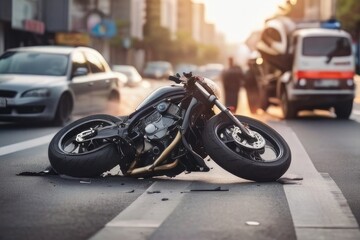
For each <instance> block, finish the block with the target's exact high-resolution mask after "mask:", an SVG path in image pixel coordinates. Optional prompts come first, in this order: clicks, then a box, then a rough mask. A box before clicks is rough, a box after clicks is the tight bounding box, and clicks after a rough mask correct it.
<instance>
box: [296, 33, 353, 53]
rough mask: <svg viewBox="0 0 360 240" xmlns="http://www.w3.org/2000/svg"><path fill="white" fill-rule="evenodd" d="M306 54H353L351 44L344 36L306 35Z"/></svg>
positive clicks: (304, 51)
mask: <svg viewBox="0 0 360 240" xmlns="http://www.w3.org/2000/svg"><path fill="white" fill-rule="evenodd" d="M302 52H303V55H304V56H314V57H318V56H330V55H331V57H342V56H350V55H351V44H350V42H349V40H348V39H347V38H344V37H330V36H324V37H306V38H304V42H303V51H302Z"/></svg>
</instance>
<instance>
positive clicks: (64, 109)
mask: <svg viewBox="0 0 360 240" xmlns="http://www.w3.org/2000/svg"><path fill="white" fill-rule="evenodd" d="M120 86H121V81H120V79H119V77H118V76H117V75H115V74H114V72H112V71H111V69H110V67H109V65H108V63H107V62H106V60H105V59H104V58H103V56H102V55H101V54H100V53H99V52H98V51H96V50H94V49H92V48H88V47H61V46H37V47H20V48H14V49H9V50H7V51H6V52H4V53H3V54H2V55H1V56H0V121H17V120H28V119H38V120H45V121H53V122H54V123H56V124H58V125H63V124H64V123H66V122H67V121H68V120H69V118H70V116H71V114H74V113H76V114H80V113H90V112H102V111H104V110H105V109H106V108H107V107H108V104H109V102H111V103H114V102H115V103H117V104H118V103H119V102H120Z"/></svg>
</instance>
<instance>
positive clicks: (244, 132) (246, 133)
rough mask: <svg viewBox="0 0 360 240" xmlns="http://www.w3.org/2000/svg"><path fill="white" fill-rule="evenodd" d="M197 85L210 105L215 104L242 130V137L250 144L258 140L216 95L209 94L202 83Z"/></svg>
mask: <svg viewBox="0 0 360 240" xmlns="http://www.w3.org/2000/svg"><path fill="white" fill-rule="evenodd" d="M195 85H196V87H197V88H198V89H199V90H200V92H201V93H202V94H203V95H204V96H205V97H206V99H207V100H208V101H209V102H210V103H212V104H214V105H215V106H216V107H217V108H219V109H220V111H221V112H224V113H225V114H226V116H227V117H228V118H230V120H232V121H233V122H234V123H235V125H236V126H237V127H239V128H240V130H241V135H242V137H243V138H244V139H246V140H247V141H249V142H252V141H256V140H257V139H256V138H255V136H254V134H253V133H252V132H251V131H249V130H248V129H247V128H246V127H245V126H244V124H242V123H241V122H240V121H239V119H237V118H236V117H235V116H234V114H232V112H231V111H230V110H229V109H228V108H227V107H225V106H224V105H223V104H222V103H221V102H220V101H219V99H218V98H217V97H216V96H215V95H213V94H210V93H208V91H207V90H206V89H205V88H204V87H203V86H201V84H200V83H198V82H196V83H195Z"/></svg>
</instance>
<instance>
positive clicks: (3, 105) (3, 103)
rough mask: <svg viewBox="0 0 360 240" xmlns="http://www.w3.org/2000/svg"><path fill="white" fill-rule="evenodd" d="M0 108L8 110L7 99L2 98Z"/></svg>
mask: <svg viewBox="0 0 360 240" xmlns="http://www.w3.org/2000/svg"><path fill="white" fill-rule="evenodd" d="M0 108H6V98H0Z"/></svg>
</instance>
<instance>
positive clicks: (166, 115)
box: [143, 102, 181, 140]
mask: <svg viewBox="0 0 360 240" xmlns="http://www.w3.org/2000/svg"><path fill="white" fill-rule="evenodd" d="M180 113H181V110H180V108H179V107H178V106H177V105H175V104H172V103H168V102H162V103H159V104H158V105H157V106H156V110H155V111H154V112H153V113H152V114H151V115H150V116H148V117H147V118H146V119H144V123H143V126H144V135H145V137H146V138H147V139H149V140H160V139H163V138H164V137H166V136H167V134H168V132H169V127H171V126H173V125H174V123H175V122H176V121H177V120H179V119H180V118H181V114H180Z"/></svg>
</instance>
